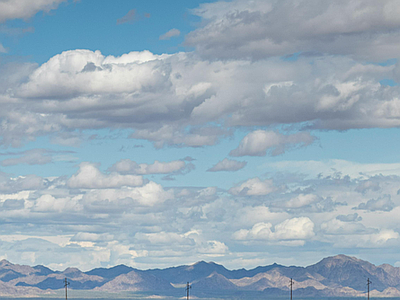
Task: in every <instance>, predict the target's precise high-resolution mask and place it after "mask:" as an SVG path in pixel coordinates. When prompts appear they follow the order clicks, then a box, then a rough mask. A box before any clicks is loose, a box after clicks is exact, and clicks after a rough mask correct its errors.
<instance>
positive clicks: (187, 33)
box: [0, 0, 400, 270]
mask: <svg viewBox="0 0 400 300" xmlns="http://www.w3.org/2000/svg"><path fill="white" fill-rule="evenodd" d="M338 3H339V2H337V3H336V2H334V3H332V2H331V1H328V0H318V1H317V0H315V1H314V0H312V1H302V0H295V1H269V0H253V1H250V0H232V1H227V2H225V1H209V2H203V1H194V0H193V1H187V0H185V1H184V0H174V1H155V0H154V1H127V0H118V1H108V0H97V1H93V0H81V1H71V0H69V1H67V0H65V1H63V0H40V1H35V2H30V1H26V0H3V1H1V0H0V106H1V108H2V109H1V110H0V147H1V148H0V222H1V225H2V226H0V250H1V251H0V257H1V258H5V259H8V260H10V261H11V262H13V263H19V264H29V265H36V264H43V265H46V266H49V267H51V268H53V269H57V270H62V269H65V268H66V267H69V266H74V267H79V268H81V269H84V270H88V269H91V268H94V267H100V266H103V267H110V266H114V265H117V264H122V263H123V264H127V265H130V266H133V267H137V268H154V267H167V266H173V265H178V264H184V263H193V262H196V261H198V260H207V261H215V262H217V263H221V264H224V265H225V266H227V267H229V268H242V267H244V268H252V267H255V266H258V265H266V264H270V263H274V262H277V263H280V264H287V265H307V264H311V263H315V262H316V261H318V260H319V259H321V258H323V257H325V256H328V255H336V254H338V253H343V254H349V255H355V256H357V257H359V258H362V259H367V260H370V261H372V262H373V263H376V264H381V263H390V264H392V265H396V266H400V257H399V256H398V255H397V253H396V251H397V250H396V249H398V246H399V245H400V226H399V223H398V221H397V216H398V213H399V210H400V196H399V190H400V177H399V176H400V163H399V156H400V155H399V151H398V150H397V149H399V147H400V138H399V137H400V131H399V126H400V109H399V107H400V100H399V92H400V89H399V87H398V85H397V82H398V80H399V74H400V72H399V66H398V63H397V59H398V53H400V52H399V50H400V43H398V42H397V41H398V40H399V39H398V37H399V35H400V18H399V17H398V16H399V14H398V13H397V10H398V8H397V5H396V1H394V0H382V1H379V2H376V1H364V2H359V1H346V2H343V3H341V5H339V4H338ZM293 16H295V17H293ZM326 20H328V21H326ZM71 252H73V253H74V255H73V256H71V255H70V254H71ZM377 253H379V255H378V254H377ZM382 254H383V255H382ZM182 257H185V259H182Z"/></svg>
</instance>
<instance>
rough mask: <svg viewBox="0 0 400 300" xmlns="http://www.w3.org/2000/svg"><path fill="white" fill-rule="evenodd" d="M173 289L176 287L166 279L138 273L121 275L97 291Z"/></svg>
mask: <svg viewBox="0 0 400 300" xmlns="http://www.w3.org/2000/svg"><path fill="white" fill-rule="evenodd" d="M173 289H174V287H173V286H172V285H171V284H170V283H169V282H168V281H166V280H164V279H161V278H158V277H156V276H154V275H151V274H145V273H142V272H136V271H132V272H129V273H128V274H123V275H119V276H117V277H116V278H115V279H113V280H111V281H109V282H107V283H105V284H104V285H103V286H101V287H97V288H95V290H96V291H105V292H120V291H131V292H146V291H168V290H173Z"/></svg>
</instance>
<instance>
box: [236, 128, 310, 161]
mask: <svg viewBox="0 0 400 300" xmlns="http://www.w3.org/2000/svg"><path fill="white" fill-rule="evenodd" d="M314 141H315V137H313V136H311V135H310V134H309V133H307V132H301V133H296V134H292V135H283V134H280V133H279V132H274V131H265V130H256V131H253V132H251V133H249V134H248V135H246V136H245V137H244V138H243V140H242V141H241V142H240V145H239V147H238V148H236V149H234V150H232V151H231V152H230V155H231V156H245V155H249V156H265V155H266V154H267V151H268V152H269V153H270V154H271V155H273V156H275V155H280V154H283V153H285V151H286V150H288V149H290V148H296V147H304V146H308V145H310V144H312V143H313V142H314Z"/></svg>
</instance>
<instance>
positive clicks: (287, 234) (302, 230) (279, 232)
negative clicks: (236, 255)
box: [233, 217, 315, 240]
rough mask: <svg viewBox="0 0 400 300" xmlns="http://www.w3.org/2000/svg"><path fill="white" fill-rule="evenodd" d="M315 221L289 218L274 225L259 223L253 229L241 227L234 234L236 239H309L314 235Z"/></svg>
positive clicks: (304, 218)
mask: <svg viewBox="0 0 400 300" xmlns="http://www.w3.org/2000/svg"><path fill="white" fill-rule="evenodd" d="M314 235H315V234H314V223H313V222H312V221H311V220H310V219H309V218H307V217H302V218H293V219H287V220H285V221H283V222H282V223H279V224H277V225H275V227H273V226H272V224H271V223H257V224H255V225H254V226H253V228H252V229H250V230H246V229H241V230H239V231H236V232H235V233H234V234H233V238H234V239H236V240H307V239H311V238H312V237H313V236H314Z"/></svg>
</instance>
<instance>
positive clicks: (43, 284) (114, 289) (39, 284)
mask: <svg viewBox="0 0 400 300" xmlns="http://www.w3.org/2000/svg"><path fill="white" fill-rule="evenodd" d="M65 278H68V281H69V282H70V286H69V287H70V288H71V289H73V290H86V291H87V292H90V291H93V292H107V293H121V292H134V293H154V294H157V295H161V296H162V295H164V296H166V295H169V296H171V295H172V296H182V295H183V289H184V288H183V287H184V286H185V284H186V283H187V282H190V283H191V285H192V287H193V288H192V291H191V292H192V293H193V295H195V296H198V297H207V296H210V295H211V296H212V295H214V296H215V295H228V294H229V295H236V296H235V297H236V298H241V297H243V298H246V297H247V296H248V295H250V294H249V293H251V295H252V297H255V298H257V297H260V298H262V297H265V296H266V295H269V296H276V297H280V296H284V295H287V293H288V291H289V288H288V283H289V280H290V279H293V281H294V283H295V284H294V291H293V292H294V293H295V294H296V295H297V296H301V297H361V296H364V295H365V292H366V291H365V286H366V280H367V278H369V279H370V280H371V281H372V282H373V285H372V288H371V295H374V297H397V296H400V268H398V267H394V266H391V265H388V264H382V265H378V266H376V265H374V264H372V263H370V262H368V261H364V260H361V259H358V258H356V257H352V256H346V255H343V254H340V255H336V256H330V257H326V258H324V259H322V260H320V261H319V262H317V263H315V264H313V265H310V266H306V267H298V266H289V267H287V266H283V265H280V264H277V263H274V264H272V265H267V266H259V267H256V268H253V269H249V270H247V269H244V268H242V269H237V270H229V269H227V268H225V267H224V266H223V265H220V264H217V263H215V262H205V261H199V262H197V263H194V264H191V265H181V266H176V267H169V268H165V269H148V270H139V269H135V268H132V267H129V266H126V265H118V266H114V267H110V268H95V269H93V270H90V271H86V272H82V271H80V270H79V269H77V268H67V269H65V270H64V271H53V270H51V269H49V268H47V267H45V266H41V265H37V266H34V267H30V266H25V265H18V264H12V263H11V262H9V261H7V260H2V261H0V286H2V291H4V292H2V294H0V295H3V296H26V295H40V294H54V293H56V292H57V290H60V289H62V288H63V287H64V279H65Z"/></svg>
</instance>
